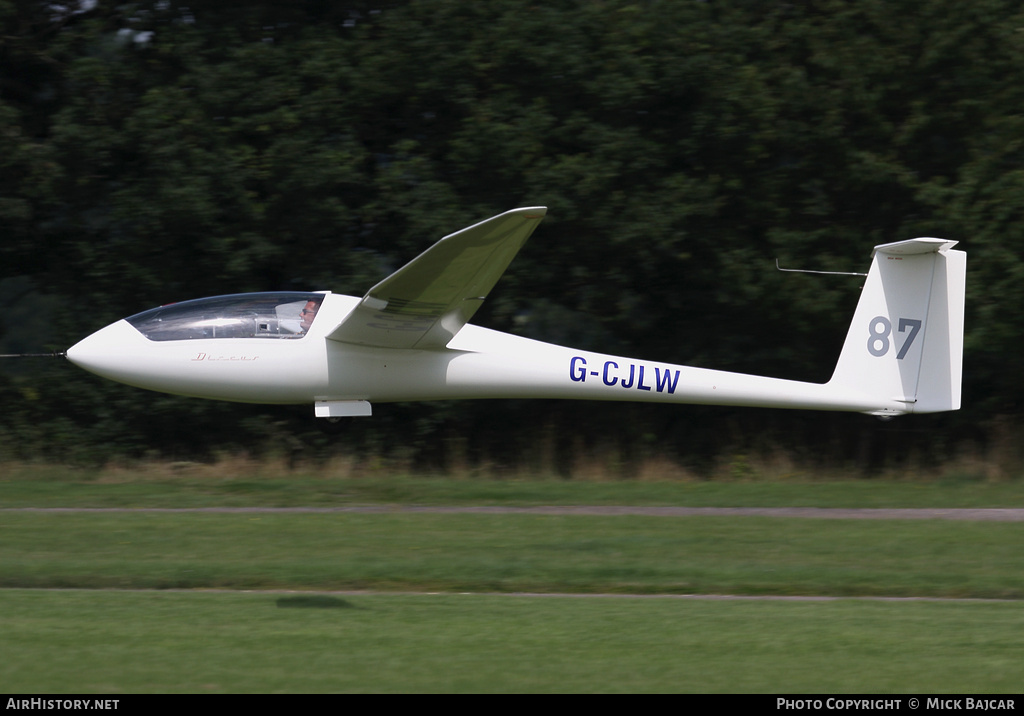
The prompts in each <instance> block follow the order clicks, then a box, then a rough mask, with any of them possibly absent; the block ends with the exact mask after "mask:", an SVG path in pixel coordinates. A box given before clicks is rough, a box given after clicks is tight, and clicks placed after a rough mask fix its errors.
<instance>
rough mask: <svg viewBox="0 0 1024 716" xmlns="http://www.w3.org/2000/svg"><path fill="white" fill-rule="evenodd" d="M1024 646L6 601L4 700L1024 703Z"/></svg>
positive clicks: (591, 602) (762, 629) (605, 602)
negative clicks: (986, 696) (996, 698)
mask: <svg viewBox="0 0 1024 716" xmlns="http://www.w3.org/2000/svg"><path fill="white" fill-rule="evenodd" d="M289 607H290V608H289ZM1022 633H1024V610H1021V609H1020V607H1019V605H1017V604H1000V603H963V602H953V603H929V602H857V601H849V600H844V601H838V602H820V603H819V602H811V603H807V602H772V601H768V602H745V601H689V600H679V599H670V598H653V599H651V598H647V599H635V598H623V597H615V598H580V597H574V598H554V597H548V598H533V597H514V596H494V595H472V596H469V595H420V596H414V595H358V596H350V595H343V596H327V595H323V596H320V597H319V598H317V599H312V598H307V597H304V596H301V595H280V594H250V593H217V594H211V593H204V592H196V593H168V592H148V593H127V592H88V591H81V592H80V591H70V592H59V593H57V592H35V591H26V590H9V591H0V648H2V651H3V654H4V655H5V658H4V659H3V660H0V690H3V691H5V692H10V691H19V692H32V693H57V692H65V693H67V692H78V693H126V692H167V693H173V692H186V693H204V692H236V693H237V692H324V691H343V692H394V691H403V692H409V691H415V692H456V691H457V692H472V691H484V692H496V691H498V692H656V691H658V692H731V693H740V692H748V693H808V692H810V693H823V692H824V693H838V694H842V693H856V692H877V693H908V694H914V693H916V694H929V693H930V694H935V693H957V692H959V693H971V694H978V693H1008V692H1009V693H1013V692H1018V693H1019V690H1020V685H1021V683H1024V643H1022V641H1021V637H1020V635H1021V634H1022Z"/></svg>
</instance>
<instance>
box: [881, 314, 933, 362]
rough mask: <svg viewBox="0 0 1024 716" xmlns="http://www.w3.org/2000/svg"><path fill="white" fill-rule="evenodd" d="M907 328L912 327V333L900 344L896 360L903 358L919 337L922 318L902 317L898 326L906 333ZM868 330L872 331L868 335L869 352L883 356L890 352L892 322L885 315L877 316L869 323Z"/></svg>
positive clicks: (900, 330)
mask: <svg viewBox="0 0 1024 716" xmlns="http://www.w3.org/2000/svg"><path fill="white" fill-rule="evenodd" d="M907 328H909V329H910V335H909V336H907V340H906V341H904V343H903V345H902V346H900V350H899V353H897V354H896V360H903V358H904V357H905V356H906V355H907V351H909V350H910V345H911V344H912V343H913V342H914V339H915V338H917V334H918V332H920V330H921V320H920V319H918V318H901V319H900V322H899V328H898V330H899V332H900V333H905V332H906V330H907ZM878 329H881V330H878ZM868 332H869V333H870V336H869V337H868V353H870V354H871V355H873V356H875V357H878V358H881V357H882V356H884V355H885V354H886V353H888V352H889V334H890V333H892V322H891V321H890V320H889V319H888V318H886V317H885V316H875V317H874V318H872V319H871V322H870V323H869V324H868Z"/></svg>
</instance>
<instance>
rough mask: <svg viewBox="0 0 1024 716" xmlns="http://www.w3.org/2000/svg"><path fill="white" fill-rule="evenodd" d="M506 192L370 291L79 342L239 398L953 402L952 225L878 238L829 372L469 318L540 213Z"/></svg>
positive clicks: (155, 319)
mask: <svg viewBox="0 0 1024 716" xmlns="http://www.w3.org/2000/svg"><path fill="white" fill-rule="evenodd" d="M546 211H547V210H546V209H545V208H544V207H528V208H522V209H513V210H512V211H508V212H505V213H504V214H500V215H498V216H495V217H493V218H491V219H488V220H486V221H482V222H480V223H478V224H474V225H473V226H470V227H468V228H466V229H463V230H462V231H458V232H456V233H454V234H451V235H449V236H446V237H445V238H443V239H441V240H440V241H439V242H437V243H436V244H434V245H433V246H432V247H431V248H429V249H427V250H426V251H425V252H424V253H423V254H421V255H420V256H419V257H417V258H415V259H413V260H412V261H411V262H409V263H408V264H407V265H405V266H404V267H402V268H401V269H399V270H398V271H396V272H395V273H394V274H392V275H391V276H389V277H388V278H386V279H384V280H383V281H381V282H380V283H378V284H377V285H376V286H374V287H373V288H371V289H370V290H369V292H368V293H367V294H366V295H365V296H364V297H363V298H361V299H360V298H356V297H352V296H342V295H339V294H333V293H330V292H316V293H300V292H278V293H250V294H237V295H232V296H217V297H214V298H204V299H198V300H194V301H185V302H182V303H175V304H170V305H167V306H162V307H160V308H154V309H152V310H149V311H145V312H143V313H139V314H137V315H134V316H131V317H130V318H126V319H122V320H120V321H117V322H116V323H113V324H111V325H109V326H107V327H106V328H103V329H101V330H99V331H97V332H96V333H94V334H92V335H91V336H89V337H87V338H85V339H84V340H82V341H81V342H79V343H77V344H76V345H74V346H73V347H71V348H70V349H68V351H67V357H68V359H69V360H71V361H72V362H73V363H75V364H77V365H79V366H81V367H82V368H84V369H86V370H88V371H91V372H93V373H96V374H97V375H101V376H103V377H105V378H109V379H111V380H115V381H119V382H121V383H127V384H128V385H133V386H136V387H139V388H146V389H149V390H155V391H160V392H164V393H173V394H177V395H187V396H193V397H199V398H211V399H215V400H229V401H237V402H246V403H294V404H301V403H307V404H312V405H313V406H314V408H315V414H316V415H317V417H323V418H331V419H335V418H339V417H342V416H355V415H370V413H371V404H372V403H374V402H381V403H383V402H394V401H420V400H451V399H462V398H569V399H584V400H630V401H644V402H659V403H702V404H713V405H746V406H760V407H773V408H804V409H815V410H842V411H859V412H864V413H869V414H872V415H880V416H894V415H900V414H904V413H930V412H938V411H944V410H956V409H958V408H959V407H960V381H961V365H962V353H963V320H964V291H965V275H966V254H965V253H964V252H962V251H953V250H951V249H952V246H953V245H954V244H955V243H956V242H955V241H944V240H942V239H931V238H920V239H910V240H908V241H899V242H896V243H892V244H883V245H880V246H876V247H875V249H874V252H873V261H872V263H871V269H870V271H869V273H868V275H867V279H866V281H865V284H864V288H863V291H862V293H861V297H860V301H859V303H858V305H857V309H856V312H855V313H854V317H853V322H852V324H851V325H850V329H849V333H848V334H847V338H846V342H845V344H844V346H843V350H842V353H841V354H840V356H839V362H838V364H837V366H836V369H835V373H834V374H833V376H832V379H831V380H830V381H829V382H827V383H823V384H818V383H805V382H800V381H792V380H781V379H777V378H766V377H760V376H754V375H745V374H741V373H730V372H724V371H717V370H708V369H703V368H692V367H686V366H680V365H671V364H668V363H659V362H656V361H648V360H639V359H635V358H622V357H618V356H611V355H604V354H600V353H591V352H589V351H581V350H576V349H573V348H566V347H563V346H557V345H552V344H549V343H542V342H539V341H535V340H530V339H528V338H521V337H519V336H514V335H511V334H507V333H500V332H498V331H493V330H488V329H486V328H480V327H478V326H473V325H468V323H467V322H468V321H469V319H470V318H472V316H473V314H474V313H475V312H476V310H477V309H478V308H479V307H480V305H481V303H482V302H483V301H484V299H485V298H486V296H487V294H488V292H490V290H491V288H493V286H494V284H495V283H496V282H497V281H498V278H499V277H500V276H501V274H502V273H503V272H504V271H505V269H506V268H507V267H508V265H509V263H511V261H512V259H513V257H514V256H515V255H516V253H517V252H518V251H519V249H520V248H521V247H522V245H523V243H524V242H525V241H526V240H527V238H528V237H529V236H530V234H532V233H533V230H534V229H535V228H536V227H537V225H538V224H539V223H540V221H541V219H543V218H544V215H545V213H546Z"/></svg>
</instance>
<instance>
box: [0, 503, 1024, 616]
mask: <svg viewBox="0 0 1024 716" xmlns="http://www.w3.org/2000/svg"><path fill="white" fill-rule="evenodd" d="M0 586H5V587H90V588H106V587H123V588H129V587H130V588H157V589H159V588H211V587H223V588H232V589H264V588H284V589H323V590H330V589H379V590H412V591H445V592H461V591H468V592H524V591H525V592H531V591H532V592H570V593H571V592H580V593H599V592H611V593H647V594H658V593H662V594H664V593H677V594H678V593H701V594H708V593H725V594H765V595H771V594H775V595H839V596H856V595H872V596H935V597H981V598H1011V599H1020V598H1024V530H1021V528H1020V525H1019V524H1015V523H995V522H984V523H981V522H956V521H945V520H891V521H890V520H815V519H795V520H787V519H778V518H761V517H735V518H730V517H679V518H675V517H643V516H619V517H606V516H601V517H597V516H576V515H573V516H566V515H532V514H528V515H524V514H485V515H478V514H432V513H386V514H380V513H375V514H361V513H329V514H279V513H277V514H275V513H251V514H247V513H241V514H216V513H213V514H211V513H145V512H144V513H37V512H31V513H19V512H6V513H3V515H2V517H0Z"/></svg>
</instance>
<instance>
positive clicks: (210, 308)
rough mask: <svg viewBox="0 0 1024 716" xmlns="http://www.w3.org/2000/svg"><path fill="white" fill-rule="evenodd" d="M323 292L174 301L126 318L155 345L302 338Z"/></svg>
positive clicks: (311, 321) (238, 295)
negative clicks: (201, 340)
mask: <svg viewBox="0 0 1024 716" xmlns="http://www.w3.org/2000/svg"><path fill="white" fill-rule="evenodd" d="M323 300H324V295H323V294H322V293H303V292H299V291H282V292H278V293H239V294H234V295H231V296H214V297H213V298H199V299H196V300H194V301H182V302H181V303H172V304H169V305H166V306H161V307H160V308H153V309H151V310H149V311H143V312H142V313H137V314H135V315H134V316H131V317H129V318H127V319H125V320H127V321H128V323H130V324H131V325H132V326H134V327H135V328H136V329H137V330H138V331H139V332H140V333H142V335H144V336H145V337H146V338H148V339H149V340H151V341H187V340H195V339H200V338H302V337H303V336H304V335H306V332H307V331H308V330H309V327H310V326H311V325H312V323H313V319H314V318H316V313H317V311H318V310H319V309H320V304H321V303H322V302H323Z"/></svg>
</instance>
